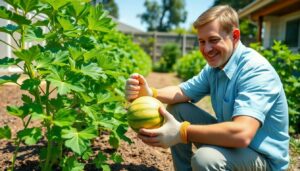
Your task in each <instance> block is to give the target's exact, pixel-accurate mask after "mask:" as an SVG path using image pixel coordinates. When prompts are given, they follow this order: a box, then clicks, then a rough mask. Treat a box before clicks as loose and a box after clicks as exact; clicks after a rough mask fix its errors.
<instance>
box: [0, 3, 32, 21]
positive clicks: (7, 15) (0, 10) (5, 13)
mask: <svg viewBox="0 0 300 171" xmlns="http://www.w3.org/2000/svg"><path fill="white" fill-rule="evenodd" d="M0 18H3V19H6V20H11V21H13V22H15V23H17V24H18V25H23V24H25V25H30V24H31V21H30V20H28V19H26V18H25V17H23V16H21V15H18V14H16V13H13V12H11V11H9V10H7V9H6V8H5V7H4V6H1V7H0Z"/></svg>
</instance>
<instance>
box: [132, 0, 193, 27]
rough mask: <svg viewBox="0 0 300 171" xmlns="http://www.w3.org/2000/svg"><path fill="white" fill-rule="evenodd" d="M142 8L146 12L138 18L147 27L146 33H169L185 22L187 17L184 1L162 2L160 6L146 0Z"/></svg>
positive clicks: (168, 0) (166, 0) (163, 0)
mask: <svg viewBox="0 0 300 171" xmlns="http://www.w3.org/2000/svg"><path fill="white" fill-rule="evenodd" d="M144 6H145V7H146V12H144V13H142V14H140V15H138V17H140V18H141V20H142V23H146V24H147V25H148V31H163V32H165V31H169V30H171V29H172V28H174V26H175V27H178V25H179V24H180V23H182V22H185V20H186V17H187V11H185V3H184V0H162V3H161V4H159V3H158V2H157V1H150V0H146V1H145V3H144Z"/></svg>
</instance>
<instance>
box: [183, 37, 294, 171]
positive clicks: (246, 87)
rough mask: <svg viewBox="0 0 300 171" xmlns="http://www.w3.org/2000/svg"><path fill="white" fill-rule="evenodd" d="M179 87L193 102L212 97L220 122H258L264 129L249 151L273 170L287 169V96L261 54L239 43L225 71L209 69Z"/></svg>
mask: <svg viewBox="0 0 300 171" xmlns="http://www.w3.org/2000/svg"><path fill="white" fill-rule="evenodd" d="M274 57H275V56H274ZM179 86H180V88H181V89H182V91H183V92H184V94H185V95H186V96H188V97H189V98H190V99H191V101H192V102H197V101H199V100H200V99H201V98H203V97H204V96H206V95H210V96H211V102H212V106H213V109H214V111H215V113H216V117H217V120H218V121H219V122H223V121H231V120H232V118H233V117H234V116H239V115H246V116H251V117H253V118H256V119H257V120H259V121H260V123H261V127H260V128H259V130H258V132H257V133H256V135H255V137H254V138H253V140H252V142H251V144H250V146H249V147H250V148H252V149H254V150H255V151H257V152H259V153H261V154H263V155H264V156H265V157H266V158H267V159H268V162H269V164H270V166H271V168H272V170H285V169H287V168H288V163H289V153H288V152H289V134H288V106H287V100H286V96H285V93H284V90H283V87H282V83H281V81H280V78H279V76H278V74H277V73H276V71H275V70H274V68H273V67H272V66H271V65H270V63H269V62H268V61H267V60H266V59H265V58H264V57H262V56H261V55H260V54H259V53H257V52H256V51H254V50H253V49H251V48H247V47H245V46H244V45H243V44H242V43H241V42H239V45H238V47H237V49H236V50H235V52H234V53H233V55H232V56H231V58H230V59H229V61H228V63H227V64H226V66H225V67H224V68H223V70H220V69H218V68H212V67H210V66H209V65H206V66H205V67H204V68H203V69H202V71H201V72H200V73H199V74H198V75H196V76H194V77H193V78H191V79H190V80H188V81H186V82H183V83H181V84H180V85H179Z"/></svg>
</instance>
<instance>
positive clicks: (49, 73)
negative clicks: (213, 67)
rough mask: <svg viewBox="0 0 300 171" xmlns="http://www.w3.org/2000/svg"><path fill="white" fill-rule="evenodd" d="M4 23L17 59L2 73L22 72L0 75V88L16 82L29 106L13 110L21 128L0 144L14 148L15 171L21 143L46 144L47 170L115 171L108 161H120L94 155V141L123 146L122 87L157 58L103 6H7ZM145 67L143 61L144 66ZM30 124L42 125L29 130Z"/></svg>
mask: <svg viewBox="0 0 300 171" xmlns="http://www.w3.org/2000/svg"><path fill="white" fill-rule="evenodd" d="M4 1H5V2H6V3H7V4H9V6H10V7H9V8H6V7H4V6H1V7H0V18H1V19H4V20H6V21H8V23H9V24H8V25H6V26H2V27H0V32H2V33H4V34H6V35H8V36H9V37H10V38H11V40H12V42H7V41H6V40H2V39H1V40H0V41H1V43H3V44H5V45H7V46H9V47H10V48H11V49H12V51H13V53H12V54H13V56H7V57H2V56H1V59H0V67H1V68H2V69H3V68H7V67H18V68H19V69H20V70H21V71H22V72H21V73H15V74H9V75H4V76H1V77H0V85H3V84H6V83H13V84H15V85H17V86H19V87H20V89H22V90H23V91H24V92H25V93H24V94H22V101H23V104H22V105H20V106H8V107H7V112H8V113H9V114H10V115H13V116H15V117H18V118H19V119H20V120H22V123H23V128H22V129H21V130H20V131H18V132H17V134H16V135H12V133H11V129H10V127H9V126H7V125H4V126H2V127H0V139H8V140H11V141H13V142H14V145H15V151H14V154H13V157H12V160H11V167H10V168H9V169H10V170H14V168H15V162H16V158H17V156H18V150H19V147H20V145H21V143H25V144H27V145H33V144H36V143H38V142H39V141H42V142H44V144H45V146H44V147H43V148H42V149H40V150H39V152H40V155H39V160H40V162H39V163H40V167H41V170H45V171H48V170H53V168H57V167H58V168H61V169H62V170H83V169H84V168H85V164H86V163H92V164H94V165H95V167H96V168H101V169H103V170H110V168H109V166H108V162H109V161H112V162H121V161H122V157H121V156H120V154H117V153H113V154H111V155H110V156H107V155H106V154H104V153H102V152H101V151H100V152H98V153H97V154H94V151H93V149H92V147H91V142H92V141H93V140H94V139H95V138H96V137H98V136H99V135H100V134H101V133H102V132H106V133H109V143H110V145H111V146H112V147H113V148H118V146H119V143H120V141H121V140H125V141H127V142H129V143H130V142H131V141H130V139H128V138H127V137H126V136H125V135H124V133H125V132H126V131H127V128H128V125H127V120H126V115H125V114H126V110H125V108H124V106H125V104H126V103H125V99H124V94H123V92H124V91H123V88H124V83H125V78H126V77H128V74H129V73H132V72H136V71H139V72H141V73H143V74H147V73H149V72H150V70H151V59H150V57H149V56H148V55H146V54H145V53H144V52H143V51H142V50H141V49H140V48H139V47H138V46H137V45H135V44H133V43H132V41H131V40H130V39H129V38H127V37H126V36H125V35H123V34H121V33H119V32H117V31H116V29H115V25H116V24H115V23H114V22H113V21H112V19H111V18H110V17H108V15H107V12H106V11H104V10H103V9H102V6H101V5H96V6H93V5H91V4H90V3H89V0H59V1H58V0H4ZM141 61H143V62H141ZM32 120H38V121H40V123H41V124H40V125H39V126H33V127H32V126H31V125H30V122H31V121H32Z"/></svg>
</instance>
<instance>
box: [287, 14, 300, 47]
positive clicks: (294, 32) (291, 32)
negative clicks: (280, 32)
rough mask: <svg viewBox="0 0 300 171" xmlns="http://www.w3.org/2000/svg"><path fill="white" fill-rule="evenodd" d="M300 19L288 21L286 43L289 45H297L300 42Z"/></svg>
mask: <svg viewBox="0 0 300 171" xmlns="http://www.w3.org/2000/svg"><path fill="white" fill-rule="evenodd" d="M299 32H300V19H296V20H291V21H288V22H287V23H286V32H285V43H286V44H287V45H288V46H289V47H297V46H298V43H299Z"/></svg>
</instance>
